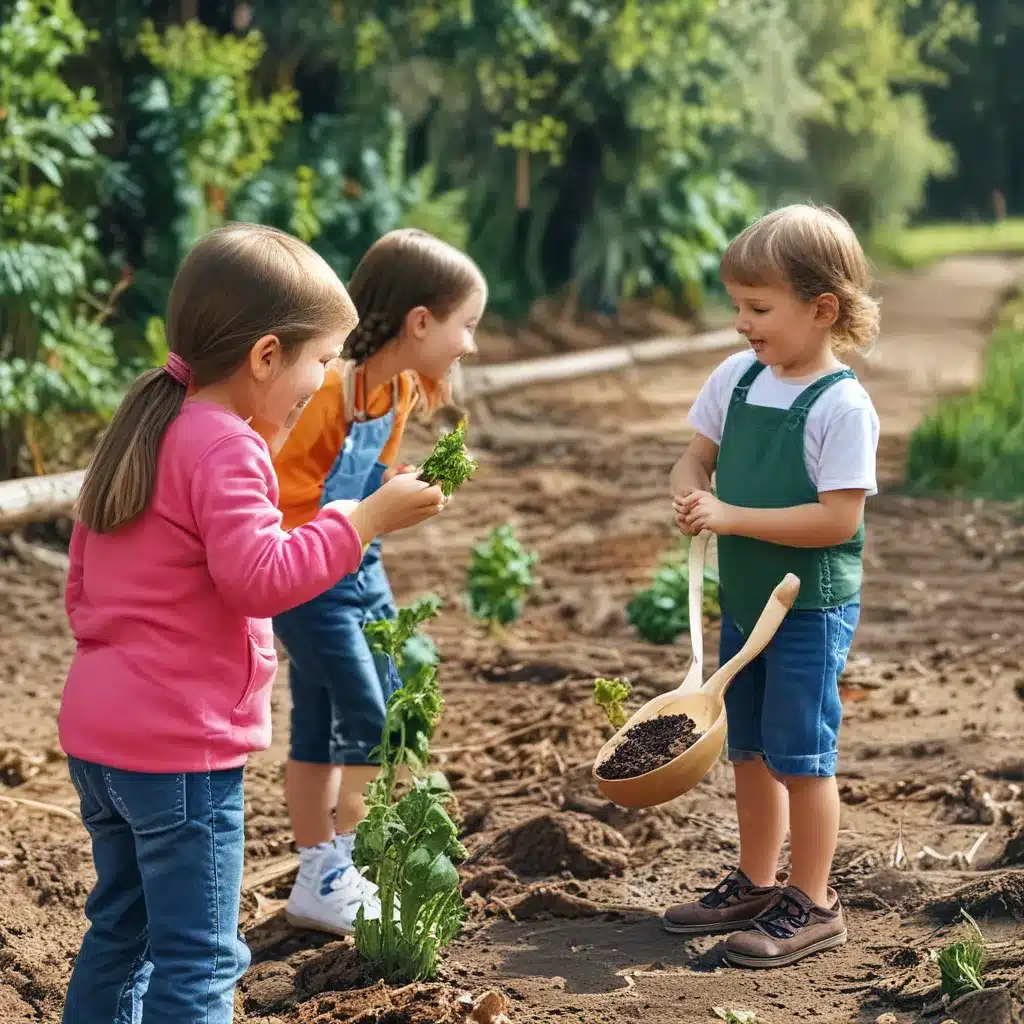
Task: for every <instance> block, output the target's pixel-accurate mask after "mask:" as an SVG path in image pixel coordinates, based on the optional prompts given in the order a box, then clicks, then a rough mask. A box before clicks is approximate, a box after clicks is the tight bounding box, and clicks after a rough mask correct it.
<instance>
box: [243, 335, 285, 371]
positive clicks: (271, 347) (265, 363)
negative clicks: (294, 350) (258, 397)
mask: <svg viewBox="0 0 1024 1024" xmlns="http://www.w3.org/2000/svg"><path fill="white" fill-rule="evenodd" d="M280 360H281V342H280V341H279V340H278V337H277V335H276V334H264V335H263V337H262V338H260V339H259V340H258V341H257V342H256V343H255V344H254V345H253V347H252V348H251V349H249V369H250V370H251V371H252V375H253V376H254V377H255V378H256V380H258V381H260V382H261V383H262V382H263V381H266V380H269V379H270V378H271V377H272V376H273V375H274V373H275V371H276V369H277V367H278V365H279V364H280Z"/></svg>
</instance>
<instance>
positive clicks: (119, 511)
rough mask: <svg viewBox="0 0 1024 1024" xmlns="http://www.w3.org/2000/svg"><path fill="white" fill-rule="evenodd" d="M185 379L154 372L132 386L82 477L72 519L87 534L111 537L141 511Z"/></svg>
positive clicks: (181, 397)
mask: <svg viewBox="0 0 1024 1024" xmlns="http://www.w3.org/2000/svg"><path fill="white" fill-rule="evenodd" d="M187 393H188V378H187V377H185V378H184V380H182V379H181V377H180V376H179V375H176V374H172V373H171V372H169V371H168V370H167V369H165V368H163V367H160V368H157V369H153V370H147V371H146V372H145V373H144V374H143V375H142V376H141V377H139V379H138V380H137V381H136V382H135V383H134V384H133V385H132V388H131V390H130V391H129V392H128V394H127V395H125V397H124V401H122V402H121V404H120V406H118V409H117V412H116V413H114V418H113V419H112V420H111V421H110V426H109V427H107V429H106V431H105V432H104V434H103V437H102V438H101V439H100V443H99V445H97V447H96V451H95V452H94V453H93V457H92V459H91V461H90V462H89V468H88V469H87V470H86V472H85V481H84V482H83V484H82V490H81V493H80V494H79V496H78V503H77V505H76V507H75V515H76V517H77V518H78V519H79V521H80V522H81V523H82V525H83V526H85V527H87V528H88V529H89V530H91V531H92V532H93V533H111V532H113V531H114V530H116V529H117V528H118V527H119V526H124V525H125V524H126V523H129V522H131V521H132V520H133V519H134V518H135V517H136V516H138V515H140V514H141V513H142V512H143V511H145V509H146V506H147V505H148V504H149V500H150V498H151V497H152V495H153V488H154V487H155V485H156V464H157V453H158V452H159V450H160V442H161V441H162V440H163V436H164V433H165V432H166V431H167V428H168V427H169V426H170V425H171V423H172V421H173V420H174V418H175V417H176V416H177V415H178V413H179V412H181V407H182V405H183V404H184V402H185V395H186V394H187Z"/></svg>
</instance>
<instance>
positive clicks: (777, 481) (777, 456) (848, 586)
mask: <svg viewBox="0 0 1024 1024" xmlns="http://www.w3.org/2000/svg"><path fill="white" fill-rule="evenodd" d="M762 370H764V367H763V366H762V365H761V364H760V363H759V362H755V363H754V364H753V366H751V368H750V369H749V370H747V371H746V373H744V375H743V376H742V377H741V378H740V381H739V383H738V384H737V386H736V388H735V389H734V391H733V395H732V399H731V401H730V403H729V409H728V412H727V414H726V419H725V429H724V431H723V436H722V443H721V445H720V446H719V453H718V465H717V468H716V477H715V485H716V490H717V493H718V496H719V497H720V498H721V499H722V501H724V502H726V503H727V504H730V505H738V506H740V507H743V508H791V507H793V506H796V505H809V504H813V503H815V502H817V500H818V491H817V488H816V487H815V485H814V483H813V481H812V480H811V477H810V474H809V473H808V471H807V463H806V460H805V455H804V428H805V427H806V423H807V414H808V412H809V411H810V409H811V407H812V406H813V405H814V403H815V402H816V401H817V400H818V399H819V398H820V397H821V396H822V395H823V394H824V393H825V392H826V391H827V390H828V389H829V388H830V387H832V386H833V385H835V384H836V383H837V382H838V381H840V380H846V379H849V378H852V377H854V374H853V372H852V371H851V370H840V371H837V372H836V373H831V374H827V375H826V376H824V377H822V378H820V379H819V380H817V381H815V382H814V383H812V384H810V385H808V386H807V388H805V389H804V390H803V391H802V392H801V393H800V395H799V396H798V397H797V399H796V401H795V402H794V403H793V405H792V407H791V408H789V409H775V408H771V407H769V406H763V405H751V404H750V402H749V401H748V397H749V391H750V387H751V385H752V384H753V382H754V380H755V379H756V378H757V376H758V374H759V373H761V372H762ZM863 546H864V525H863V523H861V525H860V527H859V528H858V530H857V533H856V535H855V536H854V537H853V538H852V539H851V540H849V541H846V542H843V543H841V544H837V545H835V546H832V547H827V548H795V547H786V546H784V545H781V544H769V543H767V542H765V541H760V540H755V539H753V538H751V537H737V536H723V537H719V539H718V562H719V579H720V581H721V582H720V591H721V594H720V600H721V604H722V608H723V610H724V611H726V612H727V613H728V614H729V616H730V617H731V618H732V619H733V620H734V621H735V622H736V624H737V625H738V626H739V628H740V629H741V630H742V631H744V632H749V631H750V629H751V628H752V627H753V625H754V623H755V622H756V621H757V619H758V617H759V616H760V614H761V610H762V609H763V608H764V605H765V603H766V602H767V600H768V598H769V597H770V596H771V592H772V590H773V589H774V588H775V586H776V585H777V584H778V583H779V582H780V581H781V580H782V578H783V577H784V576H785V575H786V573H788V572H793V573H796V575H797V576H799V577H800V593H799V595H798V597H797V600H796V604H795V605H794V607H796V608H833V607H837V606H838V605H841V604H845V603H847V602H848V601H851V600H853V599H855V598H856V596H857V595H858V593H859V592H860V585H861V573H862V566H861V555H862V551H863Z"/></svg>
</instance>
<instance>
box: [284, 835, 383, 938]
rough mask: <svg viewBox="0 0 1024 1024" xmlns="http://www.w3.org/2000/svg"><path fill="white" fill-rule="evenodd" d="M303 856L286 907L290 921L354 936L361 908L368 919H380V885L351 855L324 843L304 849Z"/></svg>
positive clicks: (337, 933)
mask: <svg viewBox="0 0 1024 1024" xmlns="http://www.w3.org/2000/svg"><path fill="white" fill-rule="evenodd" d="M300 857H301V858H302V859H301V861H300V864H299V876H298V878H296V880H295V885H294V887H293V888H292V892H291V895H290V896H289V897H288V906H287V907H286V908H285V918H286V919H287V921H288V923H289V924H292V925H295V927H297V928H311V929H313V930H314V931H321V932H328V933H330V934H332V935H354V934H355V930H356V915H357V914H358V913H359V908H360V907H362V908H363V916H364V917H365V918H366V919H367V920H368V921H375V920H378V919H379V918H380V900H379V899H378V898H377V886H375V885H374V884H373V882H371V881H369V880H368V879H366V878H364V877H363V876H362V875H361V874H360V872H359V869H358V868H357V867H356V866H355V865H354V864H353V863H352V860H351V856H349V857H347V858H346V857H344V855H343V849H339V848H338V846H336V845H335V844H333V843H323V844H321V845H320V846H318V847H315V848H313V849H310V850H308V851H307V850H303V851H301V853H300Z"/></svg>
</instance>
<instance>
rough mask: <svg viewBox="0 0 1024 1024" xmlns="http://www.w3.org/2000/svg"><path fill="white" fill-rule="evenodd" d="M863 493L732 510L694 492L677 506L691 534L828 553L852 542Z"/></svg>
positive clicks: (825, 495) (831, 494)
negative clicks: (827, 549)
mask: <svg viewBox="0 0 1024 1024" xmlns="http://www.w3.org/2000/svg"><path fill="white" fill-rule="evenodd" d="M865 496H866V492H865V491H863V490H846V491H825V492H824V493H822V494H819V495H818V500H817V501H816V502H811V503H808V504H806V505H793V506H791V507H790V508H742V507H740V506H738V505H727V504H726V503H725V502H723V501H720V500H719V499H718V498H716V497H715V496H714V495H713V494H709V493H708V492H707V491H694V492H693V493H692V494H690V495H689V496H687V497H685V498H683V499H682V500H681V501H678V502H677V503H676V511H677V516H679V515H681V516H682V518H683V520H684V522H685V523H686V524H687V526H688V527H689V528H690V530H691V532H694V533H696V532H699V531H700V530H712V531H713V532H715V533H718V534H726V535H728V534H735V535H737V536H740V537H753V538H754V539H755V540H763V541H767V542H768V543H770V544H784V545H785V546H786V547H791V548H825V547H832V546H833V545H834V544H842V543H843V542H844V541H848V540H850V538H851V537H853V535H854V534H855V533H856V532H857V527H858V526H859V525H860V522H861V519H862V518H863V516H864V502H865Z"/></svg>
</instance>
